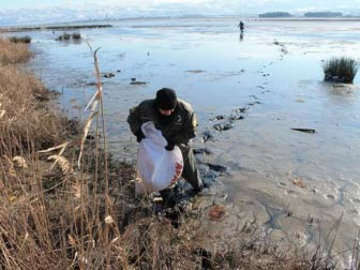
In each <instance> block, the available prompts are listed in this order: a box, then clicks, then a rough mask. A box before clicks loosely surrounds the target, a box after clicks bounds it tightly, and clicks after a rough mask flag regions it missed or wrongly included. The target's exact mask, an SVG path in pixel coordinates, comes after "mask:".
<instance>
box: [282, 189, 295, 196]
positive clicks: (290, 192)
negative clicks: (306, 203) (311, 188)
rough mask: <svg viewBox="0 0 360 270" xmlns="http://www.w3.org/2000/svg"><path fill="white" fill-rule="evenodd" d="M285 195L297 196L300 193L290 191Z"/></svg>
mask: <svg viewBox="0 0 360 270" xmlns="http://www.w3.org/2000/svg"><path fill="white" fill-rule="evenodd" d="M285 194H287V195H297V194H298V193H297V192H296V191H294V190H291V189H289V190H286V191H285Z"/></svg>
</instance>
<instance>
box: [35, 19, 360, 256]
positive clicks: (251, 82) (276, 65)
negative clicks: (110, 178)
mask: <svg viewBox="0 0 360 270" xmlns="http://www.w3.org/2000/svg"><path fill="white" fill-rule="evenodd" d="M244 22H245V32H244V34H243V36H240V35H239V31H238V29H237V24H238V19H237V18H199V19H148V20H140V19H139V20H123V21H107V22H104V23H110V24H112V25H113V26H114V27H113V28H105V29H90V30H81V34H82V36H83V37H85V38H86V40H88V41H89V42H90V44H91V45H92V46H93V48H97V47H101V49H100V51H99V63H100V69H101V71H102V72H104V73H107V72H111V73H114V75H115V77H113V78H109V79H106V78H102V80H103V83H104V93H105V101H104V102H105V106H106V116H107V119H106V120H107V127H108V132H109V135H110V149H111V151H112V152H114V153H115V154H116V155H117V156H119V157H121V158H124V159H127V160H133V159H135V157H136V149H137V145H136V141H135V140H134V137H132V136H131V135H130V132H129V128H128V125H127V123H126V118H127V115H128V110H129V108H131V107H132V106H135V105H137V104H138V103H139V102H140V101H142V100H143V99H147V98H152V97H153V96H154V93H155V92H156V90H157V89H159V88H162V87H165V86H167V87H172V88H174V89H175V90H176V91H177V92H178V95H179V97H180V98H182V99H184V100H186V101H188V102H190V103H191V104H192V105H193V107H194V109H195V112H196V114H197V116H198V118H199V136H198V138H197V139H196V140H195V141H194V146H195V147H198V148H207V149H209V150H211V151H212V152H213V154H211V155H208V156H203V157H200V158H202V159H203V160H204V161H206V162H211V163H214V164H220V165H223V166H227V167H229V168H230V169H229V171H228V173H226V174H223V175H222V176H221V179H222V180H223V182H224V183H225V185H226V186H227V188H228V190H229V194H230V196H229V199H230V206H229V212H228V213H229V214H228V215H227V216H226V217H225V220H224V222H223V226H225V228H226V230H224V231H226V232H229V237H231V235H232V234H233V233H234V230H232V229H231V228H233V227H236V226H239V225H238V223H239V220H241V221H244V220H251V219H254V217H255V220H256V222H257V223H258V224H260V226H262V227H263V228H264V230H265V231H266V233H267V236H268V237H269V238H271V239H272V240H274V241H277V242H278V243H280V244H281V243H294V244H297V245H300V246H314V243H315V242H316V239H317V238H318V236H317V235H318V232H317V228H318V227H321V229H320V231H321V232H320V234H321V235H322V236H323V237H324V238H325V236H326V233H327V232H328V231H329V228H330V227H331V226H332V225H333V224H334V222H335V221H336V220H337V219H339V218H340V216H341V215H342V213H343V220H342V226H341V228H340V230H339V233H338V238H337V239H338V240H337V242H336V246H337V248H338V251H342V250H346V249H348V248H351V247H352V245H353V239H354V238H355V236H356V233H357V228H358V227H357V226H358V225H359V221H360V219H359V211H360V197H359V194H360V179H359V176H360V169H359V166H358V161H359V158H360V149H359V148H360V141H359V137H360V129H359V127H360V124H359V117H360V114H359V113H360V89H359V88H358V85H359V83H360V76H357V77H356V78H355V81H354V85H353V86H345V87H344V86H341V85H340V86H339V85H333V84H331V83H324V82H323V72H322V63H323V62H322V61H324V60H327V59H329V58H330V57H336V56H349V57H353V58H355V59H357V60H359V57H360V22H359V21H351V20H349V21H346V20H345V21H341V20H338V21H309V20H306V21H305V20H295V21H291V20H257V19H248V20H244ZM70 33H71V31H70ZM29 34H30V35H31V36H32V38H33V44H32V45H31V46H32V47H33V49H34V50H36V51H37V52H38V53H37V55H36V57H35V58H34V60H33V62H32V68H33V69H34V70H35V72H36V73H37V75H38V76H39V77H40V78H41V79H42V80H43V81H44V82H45V83H46V85H47V86H48V87H49V88H50V89H53V90H57V91H60V92H62V93H63V94H62V95H61V97H60V98H59V106H60V108H61V109H62V110H64V111H65V112H66V113H67V114H68V115H70V116H71V117H79V118H82V119H83V118H84V117H85V115H84V113H83V109H84V107H85V105H86V103H87V102H88V101H89V99H90V98H91V96H92V94H93V93H94V91H95V88H94V86H89V84H90V83H93V82H95V77H94V73H93V59H92V56H91V54H90V52H89V48H88V46H87V44H86V43H85V42H84V41H82V42H80V43H77V44H76V43H73V42H68V43H66V42H58V41H55V38H56V37H57V36H58V35H60V34H62V32H55V33H53V32H51V31H48V32H32V33H29ZM131 78H136V80H137V81H143V82H146V85H142V86H136V85H135V86H134V85H130V82H131ZM239 108H245V109H244V110H243V111H244V112H243V113H240V114H241V115H243V116H244V117H245V118H244V119H243V120H238V121H234V122H233V123H232V129H230V130H227V131H223V132H219V131H216V130H215V129H214V128H213V125H214V124H216V123H221V122H222V121H223V120H218V121H209V119H212V118H214V117H215V116H218V115H225V116H230V115H239V114H238V112H237V111H236V110H237V109H239ZM291 128H311V129H315V130H316V133H314V134H308V133H302V132H298V131H294V130H291ZM204 131H210V133H211V134H212V135H213V140H209V141H207V142H206V143H204V142H203V140H202V139H201V137H202V134H203V132H204ZM294 183H297V184H298V185H295V184H294ZM299 183H300V184H299ZM231 213H232V214H231ZM225 224H226V225H225ZM215 227H217V228H221V229H223V227H221V226H219V225H215ZM346 256H347V255H344V257H345V258H346Z"/></svg>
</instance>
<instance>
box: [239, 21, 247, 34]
mask: <svg viewBox="0 0 360 270" xmlns="http://www.w3.org/2000/svg"><path fill="white" fill-rule="evenodd" d="M238 27H239V28H240V32H243V31H244V29H245V24H244V23H243V22H242V21H240V22H239V25H238Z"/></svg>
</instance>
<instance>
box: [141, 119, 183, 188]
mask: <svg viewBox="0 0 360 270" xmlns="http://www.w3.org/2000/svg"><path fill="white" fill-rule="evenodd" d="M141 129H142V131H143V133H144V135H145V137H146V138H145V139H142V140H141V143H140V147H139V151H138V157H137V163H136V168H137V171H138V174H139V177H140V181H139V182H137V183H136V186H135V190H136V194H144V193H151V192H156V191H160V190H163V189H165V188H167V187H169V186H171V185H173V184H175V182H176V181H177V180H178V179H179V177H180V176H181V173H182V169H183V167H184V162H183V157H182V154H181V151H180V148H179V147H178V146H175V147H174V150H173V151H167V150H166V149H165V146H166V145H167V141H166V139H165V138H164V136H163V135H162V133H161V131H160V130H158V129H156V128H155V126H154V123H153V122H146V123H144V124H143V125H142V127H141Z"/></svg>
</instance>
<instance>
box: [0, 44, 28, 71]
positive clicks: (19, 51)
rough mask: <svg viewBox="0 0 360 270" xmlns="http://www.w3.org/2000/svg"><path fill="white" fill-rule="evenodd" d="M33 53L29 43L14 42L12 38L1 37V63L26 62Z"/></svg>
mask: <svg viewBox="0 0 360 270" xmlns="http://www.w3.org/2000/svg"><path fill="white" fill-rule="evenodd" d="M31 55H32V53H31V52H30V51H29V49H28V45H26V44H23V43H16V44H14V43H12V42H11V41H10V40H5V39H0V65H5V64H16V63H23V62H26V61H27V60H28V59H29V58H30V57H31Z"/></svg>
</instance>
